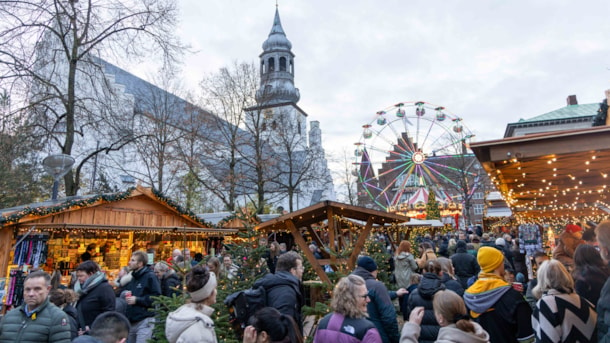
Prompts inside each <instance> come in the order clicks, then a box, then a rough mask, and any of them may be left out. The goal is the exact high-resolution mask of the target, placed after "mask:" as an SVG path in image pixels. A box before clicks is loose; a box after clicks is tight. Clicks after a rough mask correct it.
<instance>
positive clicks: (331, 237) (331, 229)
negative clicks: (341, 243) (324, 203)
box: [326, 208, 337, 264]
mask: <svg viewBox="0 0 610 343" xmlns="http://www.w3.org/2000/svg"><path fill="white" fill-rule="evenodd" d="M333 217H334V211H333V209H332V208H329V209H328V212H326V219H327V220H328V249H329V250H330V252H331V253H330V261H331V263H330V264H336V263H337V249H336V248H335V218H333Z"/></svg>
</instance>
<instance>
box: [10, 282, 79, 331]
mask: <svg viewBox="0 0 610 343" xmlns="http://www.w3.org/2000/svg"><path fill="white" fill-rule="evenodd" d="M50 291H51V276H50V275H49V274H47V273H45V272H43V271H35V272H31V273H29V274H28V275H27V276H26V277H25V280H24V281H23V304H22V305H21V306H19V307H17V308H14V309H12V310H10V311H8V312H7V313H6V314H5V315H4V316H3V317H2V321H1V322H0V343H13V342H20V343H45V342H48V343H70V329H71V328H70V321H69V320H68V315H67V314H66V313H64V312H63V311H62V310H61V309H60V308H59V307H57V306H55V305H54V304H53V303H51V302H50V300H49V292H50Z"/></svg>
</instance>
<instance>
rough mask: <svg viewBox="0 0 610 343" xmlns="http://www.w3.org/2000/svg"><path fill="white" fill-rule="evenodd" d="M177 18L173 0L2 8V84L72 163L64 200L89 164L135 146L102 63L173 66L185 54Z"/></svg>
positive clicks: (125, 111) (23, 0)
mask: <svg viewBox="0 0 610 343" xmlns="http://www.w3.org/2000/svg"><path fill="white" fill-rule="evenodd" d="M176 16H177V9H176V2H175V1H173V0H84V1H77V0H68V1H65V0H49V1H38V0H16V1H2V2H0V80H1V81H2V82H7V83H9V84H10V87H11V90H12V91H14V92H16V93H17V94H18V98H19V100H20V102H21V105H20V106H19V109H18V111H21V110H23V109H28V110H29V111H30V113H31V121H30V123H31V124H32V125H33V126H35V129H36V132H37V133H38V134H39V135H40V136H41V138H43V139H46V140H48V141H49V142H51V143H52V144H53V145H55V146H57V147H58V148H59V150H60V151H61V153H63V154H67V155H74V156H73V157H75V159H76V160H77V164H76V166H75V168H74V170H72V171H70V172H69V173H68V174H67V175H66V176H65V177H64V180H65V184H66V194H67V195H75V194H77V192H78V190H79V187H80V183H81V172H82V170H83V168H84V166H85V164H86V163H87V162H89V161H90V160H91V159H92V158H93V157H94V156H96V155H98V154H100V153H103V152H105V153H109V152H111V151H115V150H120V149H122V148H123V147H124V146H125V145H127V144H129V143H131V142H133V141H135V140H136V139H137V138H138V134H137V133H134V132H133V131H132V130H131V124H132V123H133V110H132V109H131V108H133V102H134V99H133V97H130V96H129V95H128V94H123V93H122V89H121V87H120V86H119V85H117V84H116V83H114V82H113V81H114V80H109V79H108V72H109V70H108V68H109V64H108V63H106V62H105V61H104V60H103V59H102V58H114V59H121V58H126V57H129V58H130V59H131V60H138V59H139V58H142V57H147V58H150V57H151V56H156V55H161V56H162V59H163V62H164V64H170V63H172V62H174V60H175V58H176V57H177V56H178V55H179V53H180V52H181V51H182V49H183V47H182V46H181V45H180V43H179V42H178V41H177V40H176V39H175V37H174V34H173V32H174V30H173V27H174V26H175V24H176V20H177V17H176ZM130 105H131V106H130ZM95 141H97V142H99V145H96V146H92V145H91V142H95Z"/></svg>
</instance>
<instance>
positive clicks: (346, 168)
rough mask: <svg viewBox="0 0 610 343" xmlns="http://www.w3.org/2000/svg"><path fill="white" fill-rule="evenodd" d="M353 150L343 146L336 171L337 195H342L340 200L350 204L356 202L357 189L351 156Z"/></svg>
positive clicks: (356, 177) (355, 170)
mask: <svg viewBox="0 0 610 343" xmlns="http://www.w3.org/2000/svg"><path fill="white" fill-rule="evenodd" d="M352 155H353V152H351V151H349V150H348V149H347V148H344V149H343V151H342V154H341V160H340V161H339V162H340V163H341V171H340V172H339V173H337V174H338V175H337V178H338V179H339V182H340V186H339V189H340V190H339V191H338V193H339V195H341V196H342V199H340V201H343V202H345V203H348V204H350V205H357V204H358V191H357V182H358V176H357V174H356V175H354V173H358V170H357V169H356V167H355V166H354V158H353V157H352Z"/></svg>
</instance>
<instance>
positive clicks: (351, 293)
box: [313, 274, 382, 343]
mask: <svg viewBox="0 0 610 343" xmlns="http://www.w3.org/2000/svg"><path fill="white" fill-rule="evenodd" d="M369 302H370V299H369V292H368V290H367V288H366V282H365V281H364V279H363V278H361V277H360V276H358V275H354V274H351V275H348V276H346V277H343V278H341V279H339V282H337V285H336V286H335V289H334V290H333V297H332V300H331V305H330V306H331V308H332V310H333V312H331V313H329V314H327V315H326V316H324V318H322V319H321V320H320V322H319V323H318V329H317V331H316V335H315V337H314V340H313V341H314V343H325V342H335V343H344V342H345V343H351V342H353V343H358V342H362V343H381V342H382V341H381V336H379V331H378V330H377V327H376V326H375V324H373V322H371V321H370V320H368V319H367V311H368V309H367V304H368V303H369Z"/></svg>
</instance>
